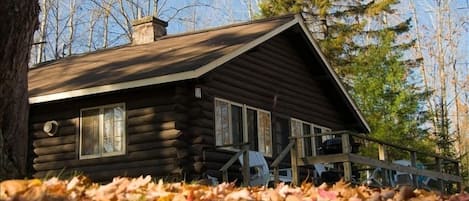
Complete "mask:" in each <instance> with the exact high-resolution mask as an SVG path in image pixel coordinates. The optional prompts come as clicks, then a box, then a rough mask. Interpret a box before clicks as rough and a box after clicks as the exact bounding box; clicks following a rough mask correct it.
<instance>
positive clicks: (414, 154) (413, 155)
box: [410, 151, 419, 188]
mask: <svg viewBox="0 0 469 201" xmlns="http://www.w3.org/2000/svg"><path fill="white" fill-rule="evenodd" d="M410 163H411V165H412V167H413V168H417V152H415V151H412V152H410ZM417 177H418V175H416V174H412V184H413V185H414V186H415V187H417V188H418V187H419V183H418V181H417Z"/></svg>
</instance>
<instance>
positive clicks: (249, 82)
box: [216, 68, 333, 108]
mask: <svg viewBox="0 0 469 201" xmlns="http://www.w3.org/2000/svg"><path fill="white" fill-rule="evenodd" d="M226 73H227V74H229V75H230V76H229V77H228V76H224V77H218V78H217V79H216V80H222V81H224V82H227V83H232V84H236V85H238V86H242V85H244V86H250V87H249V88H243V90H250V91H261V90H263V91H265V92H269V91H267V90H266V89H269V88H271V87H272V86H276V91H278V90H279V89H281V90H280V91H281V92H278V93H280V94H281V95H284V96H286V97H295V98H296V99H304V100H309V101H310V102H311V103H313V104H318V105H320V106H321V107H327V108H333V105H331V104H330V103H329V102H328V100H327V98H326V97H325V96H324V95H323V92H321V91H317V89H320V88H321V87H320V86H319V85H316V84H313V83H309V82H298V81H297V80H293V81H294V82H295V83H288V82H280V83H279V82H278V80H276V79H275V78H272V77H270V76H267V75H264V74H261V73H257V74H256V73H252V72H251V70H249V69H241V68H236V69H235V68H227V69H226ZM247 73H249V74H250V76H251V77H252V78H254V79H245V77H246V74H247ZM279 75H280V74H279ZM243 78H244V79H243ZM240 80H241V81H242V82H240ZM310 82H312V81H310ZM240 84H241V85H240ZM273 92H274V91H272V90H270V94H272V93H273Z"/></svg>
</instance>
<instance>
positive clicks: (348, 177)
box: [342, 133, 352, 182]
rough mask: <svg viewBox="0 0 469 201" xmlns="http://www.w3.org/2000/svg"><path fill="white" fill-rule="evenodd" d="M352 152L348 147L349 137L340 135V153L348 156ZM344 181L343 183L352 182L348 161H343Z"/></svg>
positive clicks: (350, 167)
mask: <svg viewBox="0 0 469 201" xmlns="http://www.w3.org/2000/svg"><path fill="white" fill-rule="evenodd" d="M351 151H352V147H350V135H349V134H347V133H345V134H342V152H343V153H344V154H349V153H350V152H351ZM343 166H344V179H345V181H349V182H350V181H352V163H351V162H350V161H344V162H343Z"/></svg>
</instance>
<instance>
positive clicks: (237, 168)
mask: <svg viewBox="0 0 469 201" xmlns="http://www.w3.org/2000/svg"><path fill="white" fill-rule="evenodd" d="M204 165H205V168H206V169H207V170H220V169H221V168H222V167H223V165H225V163H217V162H205V163H204ZM228 172H239V173H241V164H240V163H239V162H235V163H234V164H233V165H232V166H230V167H229V168H228Z"/></svg>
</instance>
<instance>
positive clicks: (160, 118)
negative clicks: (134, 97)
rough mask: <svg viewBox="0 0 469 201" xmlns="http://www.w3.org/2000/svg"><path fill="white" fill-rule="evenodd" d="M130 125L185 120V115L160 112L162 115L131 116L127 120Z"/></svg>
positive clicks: (174, 112)
mask: <svg viewBox="0 0 469 201" xmlns="http://www.w3.org/2000/svg"><path fill="white" fill-rule="evenodd" d="M127 119H128V121H130V122H131V124H132V125H134V124H138V122H168V121H178V120H187V115H186V114H182V113H177V112H176V111H171V112H162V113H148V114H142V115H139V116H132V117H128V118H127Z"/></svg>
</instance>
